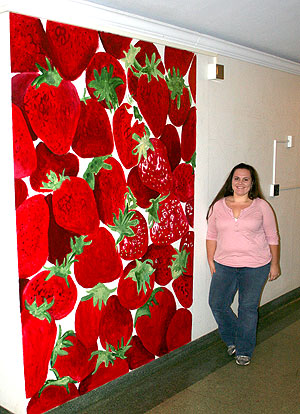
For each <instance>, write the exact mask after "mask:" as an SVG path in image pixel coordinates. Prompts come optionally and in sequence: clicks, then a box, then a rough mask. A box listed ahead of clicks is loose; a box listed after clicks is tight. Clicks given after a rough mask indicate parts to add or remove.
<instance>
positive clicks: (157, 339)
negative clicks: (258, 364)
mask: <svg viewBox="0 0 300 414" xmlns="http://www.w3.org/2000/svg"><path fill="white" fill-rule="evenodd" d="M175 311H176V304H175V299H174V297H173V294H172V293H171V292H170V291H169V290H168V289H167V288H161V287H160V288H157V289H154V291H153V293H152V295H151V296H150V298H149V300H148V302H147V303H146V304H145V305H144V306H143V307H141V308H139V309H138V310H137V312H136V316H135V328H136V332H137V334H138V336H139V338H140V339H141V341H142V343H143V345H144V347H145V348H146V349H147V350H148V351H149V352H151V353H152V354H154V355H157V356H161V355H163V354H165V353H167V352H168V350H167V345H166V333H167V329H168V326H169V324H170V321H171V319H172V318H173V316H174V314H175Z"/></svg>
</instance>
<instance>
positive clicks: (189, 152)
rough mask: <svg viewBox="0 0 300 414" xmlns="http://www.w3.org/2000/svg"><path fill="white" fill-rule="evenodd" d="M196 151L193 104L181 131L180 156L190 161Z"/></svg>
mask: <svg viewBox="0 0 300 414" xmlns="http://www.w3.org/2000/svg"><path fill="white" fill-rule="evenodd" d="M195 151H196V107H195V106H193V107H192V108H191V109H190V111H189V114H188V117H187V119H186V121H185V123H184V124H183V126H182V131H181V157H182V159H183V161H190V160H191V158H192V157H193V155H194V154H195Z"/></svg>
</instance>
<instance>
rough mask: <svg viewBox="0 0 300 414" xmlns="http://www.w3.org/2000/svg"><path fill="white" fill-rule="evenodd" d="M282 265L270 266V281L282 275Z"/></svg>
mask: <svg viewBox="0 0 300 414" xmlns="http://www.w3.org/2000/svg"><path fill="white" fill-rule="evenodd" d="M280 273H281V272H280V266H279V265H278V264H272V263H271V268H270V273H269V276H268V279H269V280H270V281H272V280H275V279H277V278H278V277H279V276H280Z"/></svg>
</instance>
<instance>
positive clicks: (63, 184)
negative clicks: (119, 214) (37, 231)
mask: <svg viewBox="0 0 300 414" xmlns="http://www.w3.org/2000/svg"><path fill="white" fill-rule="evenodd" d="M48 178H49V181H48V182H47V183H44V187H43V188H49V189H51V190H52V191H53V190H54V192H53V197H52V207H53V214H54V218H55V221H56V223H57V224H58V225H59V226H61V227H63V228H64V229H66V230H69V231H72V232H74V233H78V234H82V235H85V234H90V233H93V232H95V231H96V230H97V229H98V227H99V217H98V212H97V206H96V201H95V198H94V194H93V191H92V190H91V188H90V186H89V185H88V183H87V182H86V181H85V180H84V179H82V178H79V177H65V176H64V175H60V177H59V178H58V177H57V175H56V174H55V173H54V172H53V171H51V172H50V174H48Z"/></svg>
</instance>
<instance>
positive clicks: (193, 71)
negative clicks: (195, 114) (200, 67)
mask: <svg viewBox="0 0 300 414" xmlns="http://www.w3.org/2000/svg"><path fill="white" fill-rule="evenodd" d="M196 71H197V56H196V55H195V56H194V57H193V60H192V64H191V67H190V71H189V86H190V90H191V94H192V97H193V99H194V102H195V103H196Z"/></svg>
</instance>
